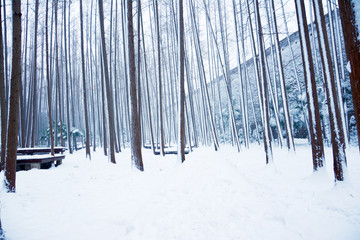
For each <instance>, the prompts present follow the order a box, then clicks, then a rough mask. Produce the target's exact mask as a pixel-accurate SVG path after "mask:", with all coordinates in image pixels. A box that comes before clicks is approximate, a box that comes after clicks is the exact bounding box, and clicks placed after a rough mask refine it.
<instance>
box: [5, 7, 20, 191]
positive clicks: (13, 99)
mask: <svg viewBox="0 0 360 240" xmlns="http://www.w3.org/2000/svg"><path fill="white" fill-rule="evenodd" d="M12 10H13V37H12V38H13V39H12V42H13V47H12V71H11V89H10V112H9V126H8V141H7V150H6V166H5V186H6V188H7V190H8V191H9V192H15V189H16V187H15V186H16V185H15V181H16V155H17V145H18V129H19V88H20V84H21V0H13V2H12Z"/></svg>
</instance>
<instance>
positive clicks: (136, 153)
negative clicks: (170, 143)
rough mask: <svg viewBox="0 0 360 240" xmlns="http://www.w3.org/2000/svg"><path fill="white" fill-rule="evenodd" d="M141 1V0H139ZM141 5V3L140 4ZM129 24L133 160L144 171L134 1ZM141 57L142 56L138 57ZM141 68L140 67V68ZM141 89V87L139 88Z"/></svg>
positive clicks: (129, 0)
mask: <svg viewBox="0 0 360 240" xmlns="http://www.w3.org/2000/svg"><path fill="white" fill-rule="evenodd" d="M138 1H140V0H138ZM138 4H139V3H138ZM127 19H128V21H127V23H128V44H129V70H130V102H131V105H130V107H131V111H130V113H131V160H132V164H134V165H135V167H136V168H137V169H139V170H140V171H144V166H143V162H142V155H141V130H140V118H139V112H138V102H137V101H138V98H137V91H136V67H135V48H134V28H133V16H132V0H128V1H127ZM138 57H140V55H139V56H138ZM138 67H140V66H138ZM138 87H139V86H138Z"/></svg>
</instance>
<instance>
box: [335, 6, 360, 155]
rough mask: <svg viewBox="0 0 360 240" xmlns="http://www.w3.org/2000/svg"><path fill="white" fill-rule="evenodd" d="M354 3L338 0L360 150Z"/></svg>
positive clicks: (359, 51) (359, 48)
mask: <svg viewBox="0 0 360 240" xmlns="http://www.w3.org/2000/svg"><path fill="white" fill-rule="evenodd" d="M354 4H355V2H354V0H341V1H339V10H340V17H341V23H342V29H343V34H344V42H345V50H346V54H347V57H348V61H349V62H350V66H351V72H350V84H351V93H352V98H353V103H354V112H355V113H354V115H355V120H356V126H357V135H358V142H359V150H360V41H359V27H360V26H357V25H356V20H355V9H354ZM357 14H360V13H357ZM358 24H359V23H358Z"/></svg>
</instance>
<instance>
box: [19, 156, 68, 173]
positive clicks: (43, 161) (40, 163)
mask: <svg viewBox="0 0 360 240" xmlns="http://www.w3.org/2000/svg"><path fill="white" fill-rule="evenodd" d="M64 158H65V155H60V154H57V155H55V156H51V155H48V154H46V155H23V156H17V159H16V170H17V171H20V170H30V169H32V168H38V169H48V168H50V167H51V166H52V164H55V166H59V165H60V164H62V160H63V159H64Z"/></svg>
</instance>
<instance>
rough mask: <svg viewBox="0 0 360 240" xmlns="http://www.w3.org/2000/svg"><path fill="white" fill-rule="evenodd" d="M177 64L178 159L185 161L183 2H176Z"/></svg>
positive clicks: (180, 0)
mask: <svg viewBox="0 0 360 240" xmlns="http://www.w3.org/2000/svg"><path fill="white" fill-rule="evenodd" d="M178 4H179V5H178V19H179V24H178V39H179V40H178V49H179V53H178V58H179V60H178V64H179V80H178V81H179V90H178V91H179V93H178V99H179V100H178V114H179V115H178V121H179V122H178V159H179V160H180V161H181V162H184V161H185V87H184V81H185V69H184V65H185V50H184V35H185V33H184V19H183V15H184V14H183V1H182V0H179V2H178Z"/></svg>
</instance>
